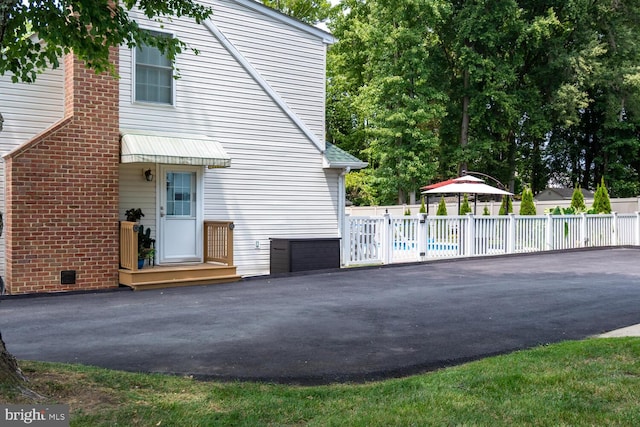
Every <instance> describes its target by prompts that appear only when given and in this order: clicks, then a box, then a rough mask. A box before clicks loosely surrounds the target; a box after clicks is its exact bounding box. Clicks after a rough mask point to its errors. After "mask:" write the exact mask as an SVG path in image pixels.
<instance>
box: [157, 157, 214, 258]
mask: <svg viewBox="0 0 640 427" xmlns="http://www.w3.org/2000/svg"><path fill="white" fill-rule="evenodd" d="M160 177H161V179H159V180H158V183H159V185H160V189H159V193H160V200H159V202H160V206H159V211H160V226H159V230H160V235H159V236H158V237H159V242H158V246H159V247H158V249H159V251H158V252H159V253H158V255H159V257H158V259H159V261H160V263H161V264H162V263H172V262H201V261H202V226H203V221H202V195H201V191H200V189H201V188H202V185H201V180H202V168H201V167H191V166H170V165H166V166H161V167H160Z"/></svg>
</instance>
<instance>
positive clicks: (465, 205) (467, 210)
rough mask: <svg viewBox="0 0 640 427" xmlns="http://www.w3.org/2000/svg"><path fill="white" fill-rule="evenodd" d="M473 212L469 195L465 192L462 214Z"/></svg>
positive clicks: (461, 207)
mask: <svg viewBox="0 0 640 427" xmlns="http://www.w3.org/2000/svg"><path fill="white" fill-rule="evenodd" d="M471 212H472V211H471V206H469V197H468V196H467V195H466V194H465V195H464V199H463V200H462V205H461V206H460V215H466V214H468V213H471Z"/></svg>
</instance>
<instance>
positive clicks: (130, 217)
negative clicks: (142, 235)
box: [124, 208, 144, 222]
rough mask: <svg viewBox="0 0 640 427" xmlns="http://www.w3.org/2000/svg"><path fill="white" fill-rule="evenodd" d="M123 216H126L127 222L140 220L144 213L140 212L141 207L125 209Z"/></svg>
mask: <svg viewBox="0 0 640 427" xmlns="http://www.w3.org/2000/svg"><path fill="white" fill-rule="evenodd" d="M124 216H125V217H126V218H127V221H129V222H140V218H142V217H143V216H144V214H143V213H142V209H140V208H136V209H133V208H132V209H129V210H128V211H126V212H125V213H124Z"/></svg>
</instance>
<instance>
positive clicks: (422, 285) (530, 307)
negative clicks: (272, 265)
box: [0, 248, 640, 384]
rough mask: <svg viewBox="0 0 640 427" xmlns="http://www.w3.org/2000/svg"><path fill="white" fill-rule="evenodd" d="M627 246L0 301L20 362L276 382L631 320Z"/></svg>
mask: <svg viewBox="0 0 640 427" xmlns="http://www.w3.org/2000/svg"><path fill="white" fill-rule="evenodd" d="M639 261H640V250H639V249H633V248H615V249H603V250H588V251H577V252H567V253H557V252H555V253H540V254H535V255H529V256H512V257H494V258H482V259H480V258H476V259H467V260H458V261H448V262H430V263H422V264H412V265H396V266H390V267H383V268H355V269H348V270H340V271H329V272H320V273H314V274H306V275H291V276H287V277H267V278H259V279H251V280H245V281H241V282H238V283H233V284H228V285H215V286H202V287H190V288H175V289H169V290H162V291H160V290H158V291H143V292H131V291H118V292H102V293H90V294H75V295H58V296H40V297H29V298H18V297H8V298H5V299H4V300H2V301H1V302H0V331H2V335H3V337H4V340H5V342H6V344H7V347H8V349H9V351H11V352H12V353H13V354H14V355H15V356H16V357H18V358H20V359H36V360H47V361H56V362H68V363H82V364H87V365H97V366H102V367H107V368H113V369H120V370H126V371H142V372H162V373H172V374H179V375H193V376H195V377H197V378H203V379H225V380H230V379H240V380H263V381H274V382H289V383H305V384H309V383H330V382H336V381H364V380H371V379H379V378H385V377H391V376H399V375H405V374H411V373H416V372H421V371H426V370H430V369H435V368H440V367H444V366H449V365H454V364H458V363H461V362H464V361H468V360H473V359H479V358H482V357H486V356H488V355H494V354H499V353H506V352H511V351H514V350H517V349H523V348H529V347H532V346H536V345H539V344H545V343H552V342H557V341H562V340H568V339H581V338H585V337H588V336H591V335H595V334H600V333H602V332H606V331H609V330H613V329H617V328H621V327H625V326H629V325H632V324H636V323H640V262H639Z"/></svg>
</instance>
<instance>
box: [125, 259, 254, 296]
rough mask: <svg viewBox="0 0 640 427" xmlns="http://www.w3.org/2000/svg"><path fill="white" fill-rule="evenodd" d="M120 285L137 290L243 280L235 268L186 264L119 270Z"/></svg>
mask: <svg viewBox="0 0 640 427" xmlns="http://www.w3.org/2000/svg"><path fill="white" fill-rule="evenodd" d="M119 277H120V284H122V285H126V286H130V287H132V288H133V289H135V290H142V289H159V288H169V287H178V286H195V285H209V284H218V283H231V282H237V281H238V280H241V279H242V277H241V276H239V275H238V274H236V267H235V266H226V265H217V264H184V265H172V266H165V265H163V266H154V267H148V266H146V267H145V268H143V269H141V270H136V271H134V270H126V269H120V270H119Z"/></svg>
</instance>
